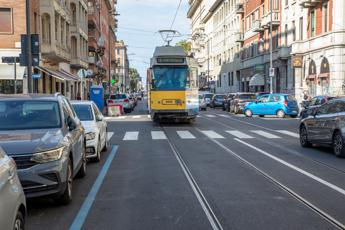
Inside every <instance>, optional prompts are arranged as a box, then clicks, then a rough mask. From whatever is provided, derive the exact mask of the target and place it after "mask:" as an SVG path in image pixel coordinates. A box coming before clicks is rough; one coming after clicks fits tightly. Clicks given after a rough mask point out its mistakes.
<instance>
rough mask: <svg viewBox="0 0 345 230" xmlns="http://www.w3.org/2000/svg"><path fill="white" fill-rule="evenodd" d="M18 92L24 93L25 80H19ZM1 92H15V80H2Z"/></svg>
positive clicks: (0, 82)
mask: <svg viewBox="0 0 345 230" xmlns="http://www.w3.org/2000/svg"><path fill="white" fill-rule="evenodd" d="M16 85H17V93H23V81H22V80H17V83H16ZM0 92H1V93H2V94H14V80H0Z"/></svg>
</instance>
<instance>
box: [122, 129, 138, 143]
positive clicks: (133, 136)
mask: <svg viewBox="0 0 345 230" xmlns="http://www.w3.org/2000/svg"><path fill="white" fill-rule="evenodd" d="M138 136H139V132H137V131H135V132H126V134H125V136H124V138H123V140H124V141H137V140H138Z"/></svg>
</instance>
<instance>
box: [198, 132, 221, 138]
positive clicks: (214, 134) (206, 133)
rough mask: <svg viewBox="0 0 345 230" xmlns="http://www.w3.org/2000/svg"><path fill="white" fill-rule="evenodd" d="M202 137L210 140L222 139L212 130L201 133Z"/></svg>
mask: <svg viewBox="0 0 345 230" xmlns="http://www.w3.org/2000/svg"><path fill="white" fill-rule="evenodd" d="M201 132H202V133H203V134H204V135H206V136H207V137H209V138H211V139H224V137H223V136H222V135H220V134H218V133H216V132H214V131H212V130H207V131H205V130H204V131H201Z"/></svg>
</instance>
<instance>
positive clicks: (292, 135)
mask: <svg viewBox="0 0 345 230" xmlns="http://www.w3.org/2000/svg"><path fill="white" fill-rule="evenodd" d="M277 132H278V133H282V134H285V135H288V136H291V137H296V138H299V134H298V133H294V132H290V131H287V130H277Z"/></svg>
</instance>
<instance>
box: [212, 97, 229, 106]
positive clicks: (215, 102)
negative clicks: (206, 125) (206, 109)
mask: <svg viewBox="0 0 345 230" xmlns="http://www.w3.org/2000/svg"><path fill="white" fill-rule="evenodd" d="M225 99H226V95H225V94H215V95H213V97H212V100H211V103H210V107H211V108H217V107H222V108H223V106H224V101H225Z"/></svg>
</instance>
